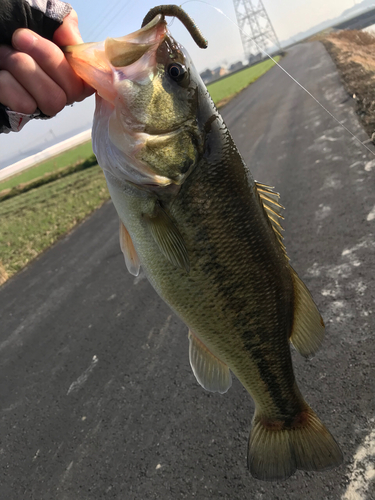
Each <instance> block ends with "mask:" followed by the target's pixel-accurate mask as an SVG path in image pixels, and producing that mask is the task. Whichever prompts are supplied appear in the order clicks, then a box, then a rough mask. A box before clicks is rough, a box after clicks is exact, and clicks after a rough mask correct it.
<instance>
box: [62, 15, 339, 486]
mask: <svg viewBox="0 0 375 500" xmlns="http://www.w3.org/2000/svg"><path fill="white" fill-rule="evenodd" d="M169 8H170V6H169ZM163 9H165V7H160V8H159V10H155V9H154V10H153V11H152V15H151V16H148V17H149V18H151V19H150V22H149V23H148V24H146V25H145V26H144V27H143V28H142V29H140V30H139V31H137V32H135V33H132V34H130V35H127V36H125V37H122V38H116V39H111V38H108V39H107V40H106V41H105V42H100V43H89V44H82V45H78V46H74V47H67V48H66V49H65V51H66V56H67V58H68V60H69V61H70V63H71V65H72V67H73V68H74V70H75V71H76V72H77V74H78V75H79V76H81V77H82V78H83V79H84V80H85V81H86V82H87V83H89V84H90V85H91V86H93V87H94V88H95V89H96V90H97V97H96V111H95V117H94V125H93V134H92V136H93V147H94V152H95V154H96V157H97V159H98V162H99V164H100V166H101V167H102V169H103V171H104V174H105V177H106V180H107V184H108V189H109V191H110V194H111V197H112V200H113V203H114V206H115V208H116V210H117V212H118V215H119V217H120V242H121V248H122V250H123V252H124V256H125V261H126V265H127V267H128V269H129V271H130V272H131V273H132V274H134V275H137V274H138V273H139V269H140V267H142V269H143V271H144V273H145V274H146V276H147V277H148V279H149V281H150V283H151V284H152V286H153V287H154V288H155V290H156V291H157V292H158V294H159V295H160V296H161V297H162V298H163V300H164V301H165V302H166V303H167V304H169V306H170V307H171V308H172V309H173V311H175V313H176V314H177V315H178V316H180V318H182V320H183V321H184V322H185V323H186V325H187V326H188V328H189V341H190V347H189V357H190V363H191V366H192V369H193V372H194V375H195V377H196V378H197V380H198V382H199V383H200V384H201V385H202V386H203V387H204V388H205V389H207V390H209V391H215V392H219V393H225V392H226V391H227V390H228V389H229V387H230V386H231V371H232V372H233V373H234V374H235V375H236V377H238V379H239V380H240V381H241V383H242V384H243V385H244V387H245V388H246V389H247V391H248V392H249V394H250V395H251V397H252V398H253V400H254V402H255V413H254V417H253V422H252V429H251V432H250V438H249V445H248V467H249V469H250V472H251V473H252V475H253V476H254V477H256V478H259V479H263V480H281V479H285V478H287V477H289V476H290V475H291V474H293V473H294V472H295V470H296V469H302V470H314V471H320V470H324V469H328V468H331V467H334V466H337V465H339V464H340V463H341V461H342V454H341V451H340V449H339V447H338V445H337V443H336V441H335V440H334V438H333V437H332V435H331V434H330V433H329V432H328V430H327V429H326V428H325V426H324V425H323V424H322V422H321V421H320V420H319V418H318V417H317V415H316V414H315V413H314V411H313V410H312V409H311V408H310V407H309V405H308V404H307V403H306V402H305V400H304V398H303V396H302V394H301V393H300V391H299V389H298V386H297V384H296V381H295V377H294V373H293V366H292V359H291V353H290V345H289V344H290V342H291V343H292V344H293V345H294V346H295V348H296V349H297V350H298V351H299V352H300V353H301V354H302V355H303V356H311V355H313V354H314V353H315V352H316V350H317V349H318V348H319V347H320V345H321V342H322V340H323V336H324V323H323V320H322V318H321V316H320V314H319V312H318V310H317V308H316V306H315V304H314V302H313V300H312V298H311V295H310V293H309V291H308V290H307V288H306V286H305V285H304V284H303V282H302V281H301V280H300V278H299V277H298V275H297V273H296V272H295V271H294V270H293V268H292V267H291V266H290V264H289V260H288V257H287V254H286V251H285V248H284V245H283V242H282V236H281V232H280V231H281V226H280V218H281V210H282V206H281V205H280V203H279V196H278V194H277V193H275V192H273V190H272V189H271V188H270V187H268V186H266V185H263V184H260V183H258V182H256V181H255V180H254V179H253V177H252V175H251V173H250V170H249V169H248V167H247V166H246V165H245V163H244V161H243V160H242V158H241V155H240V153H239V151H238V150H237V148H236V145H235V144H234V142H233V139H232V137H231V135H230V133H229V131H228V129H227V127H226V126H225V123H224V122H223V120H222V118H221V116H220V114H219V113H218V111H217V109H216V108H215V106H214V104H213V102H212V100H211V98H210V96H209V94H208V91H207V89H206V87H205V86H204V84H203V82H202V81H201V79H200V77H199V75H198V73H197V72H196V70H195V68H194V65H193V63H192V61H191V59H190V57H189V55H188V54H187V52H186V51H185V49H184V48H183V47H182V46H181V45H180V44H179V43H178V42H176V41H175V40H174V39H173V37H172V36H171V34H170V32H169V31H168V28H167V25H166V22H165V19H164V16H163V15H162V14H163V12H164V13H165V10H163ZM173 9H175V11H178V10H180V9H179V8H178V7H173ZM158 11H160V12H161V14H157V12H158ZM167 14H168V12H167ZM154 16H155V17H154ZM179 17H181V15H180V16H179ZM190 29H192V30H194V29H195V28H194V27H193V28H192V27H191V26H190Z"/></svg>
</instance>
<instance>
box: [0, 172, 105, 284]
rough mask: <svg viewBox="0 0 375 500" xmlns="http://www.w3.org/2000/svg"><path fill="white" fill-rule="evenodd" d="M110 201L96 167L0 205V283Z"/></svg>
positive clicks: (100, 173)
mask: <svg viewBox="0 0 375 500" xmlns="http://www.w3.org/2000/svg"><path fill="white" fill-rule="evenodd" d="M108 199H109V193H108V190H107V186H106V182H105V179H104V175H103V172H102V170H101V168H100V167H99V166H95V167H92V168H89V169H88V170H84V171H82V172H76V173H74V174H72V175H69V176H68V177H64V178H62V179H59V180H56V181H54V182H52V183H50V184H45V185H43V186H41V187H39V188H38V189H33V190H31V191H29V192H27V193H23V194H20V195H19V196H16V197H14V198H11V199H9V200H5V201H3V202H1V203H0V220H1V231H0V259H1V260H0V283H1V282H3V281H5V280H6V279H7V278H8V277H11V276H12V275H13V274H15V273H16V272H17V271H19V270H20V269H22V268H23V267H24V266H25V265H26V264H27V263H28V262H30V261H31V260H32V259H34V258H35V257H36V256H37V255H39V254H40V253H41V252H43V251H44V250H46V249H47V248H48V247H49V246H50V245H52V244H53V243H55V242H56V241H57V240H58V239H59V238H60V237H61V236H63V235H64V234H66V233H67V232H69V231H70V230H71V229H72V228H73V227H74V226H75V225H76V224H77V223H78V222H80V221H81V220H83V219H84V218H85V217H87V216H88V215H89V214H90V213H91V212H92V211H93V210H95V209H96V208H98V207H100V206H101V205H102V204H103V203H104V202H105V201H106V200H108Z"/></svg>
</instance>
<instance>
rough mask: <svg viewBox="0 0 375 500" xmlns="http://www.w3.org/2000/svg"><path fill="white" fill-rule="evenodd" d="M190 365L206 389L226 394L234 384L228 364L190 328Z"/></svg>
mask: <svg viewBox="0 0 375 500" xmlns="http://www.w3.org/2000/svg"><path fill="white" fill-rule="evenodd" d="M189 359H190V365H191V368H192V370H193V373H194V375H195V378H196V379H197V381H198V383H199V384H200V385H201V386H202V387H203V389H206V391H211V392H219V393H220V394H224V393H225V392H227V390H228V389H229V388H230V386H231V385H232V377H231V374H230V371H229V368H228V366H227V365H226V364H225V363H223V362H222V361H221V360H220V359H219V358H217V357H216V356H215V355H214V354H212V352H211V351H209V349H207V347H206V346H205V345H204V344H203V342H201V341H200V340H199V339H198V338H197V337H196V336H195V335H194V334H193V333H192V332H191V331H190V330H189Z"/></svg>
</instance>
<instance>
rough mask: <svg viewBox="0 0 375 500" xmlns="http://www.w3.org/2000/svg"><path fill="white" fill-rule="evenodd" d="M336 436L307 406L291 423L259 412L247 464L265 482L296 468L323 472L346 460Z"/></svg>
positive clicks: (281, 478) (283, 476)
mask: <svg viewBox="0 0 375 500" xmlns="http://www.w3.org/2000/svg"><path fill="white" fill-rule="evenodd" d="M342 460H343V457H342V453H341V450H340V448H339V446H338V444H337V443H336V441H335V439H334V438H333V436H332V435H331V434H330V433H329V431H328V430H327V429H326V427H325V426H324V425H323V424H322V422H321V421H320V420H319V418H318V416H317V415H316V414H315V413H314V411H313V410H312V409H311V408H310V407H309V406H307V407H306V409H305V410H303V411H302V412H301V413H299V414H298V415H297V416H296V418H295V419H294V421H293V423H292V424H291V425H290V426H286V425H285V423H284V422H280V421H271V420H268V419H267V420H265V419H263V418H262V417H260V416H259V415H257V412H255V415H254V419H253V428H252V430H251V433H250V439H249V450H248V457H247V463H248V467H249V469H250V472H251V474H252V475H253V476H254V477H255V478H257V479H261V480H263V481H281V480H284V479H287V478H288V477H289V476H291V475H292V474H293V473H294V472H295V471H296V469H301V470H305V471H323V470H326V469H330V468H332V467H336V466H338V465H340V464H341V463H342Z"/></svg>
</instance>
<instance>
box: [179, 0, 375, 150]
mask: <svg viewBox="0 0 375 500" xmlns="http://www.w3.org/2000/svg"><path fill="white" fill-rule="evenodd" d="M190 2H199V3H204V4H206V5H209V6H210V7H212V8H213V9H215V10H216V11H217V12H219V14H222V15H223V16H224V17H225V18H226V19H228V21H230V22H231V23H232V24H234V25H235V26H236V27H237V28H238V29H239V30H240V31H241V32H242V33H244V34H245V35H246V36H248V34H247V33H246V32H245V31H244V30H243V29H242V28H240V27H239V26H238V24H237V23H236V22H235V21H233V19H231V18H230V17H228V16H227V15H226V14H225V13H224V12H223V11H222V10H221V9H219V8H218V7H215V6H214V5H212V4H210V3H208V2H205V1H204V0H187V1H186V2H184V3H183V4H181V7H182V6H183V5H185V4H187V3H190ZM252 41H253V42H254V44H255V45H256V46H257V48H258V50H259V51H260V52H262V53H263V54H265V55H266V56H267V57H268V58H269V59H271V61H273V62H274V63H275V65H276V66H277V67H278V68H280V69H281V71H283V72H284V73H285V74H286V75H287V76H288V77H289V78H290V79H291V80H292V81H293V82H294V83H296V84H297V85H298V86H299V87H300V88H301V89H302V90H303V91H304V92H306V94H307V95H309V96H310V97H311V98H312V99H313V100H314V101H315V102H316V103H317V104H319V106H320V107H321V108H322V109H323V110H324V111H325V112H326V113H327V114H328V115H329V116H330V117H331V118H333V120H335V122H336V123H338V124H339V125H340V127H342V128H343V129H344V130H345V131H346V132H347V133H348V134H350V135H351V136H352V137H353V139H355V140H356V141H357V142H359V144H361V146H363V147H364V148H365V149H367V151H369V152H370V153H371V154H372V155H373V156H375V152H374V151H372V150H371V149H370V148H369V147H368V146H366V144H365V143H364V142H362V141H361V139H359V137H357V136H356V135H355V134H354V133H353V132H352V131H351V130H350V129H348V127H346V126H345V125H344V124H343V123H342V122H340V120H339V119H338V118H336V117H335V115H333V114H332V113H331V111H329V110H328V109H327V108H326V107H325V106H324V104H322V103H321V102H320V101H319V100H318V99H317V98H316V97H314V96H313V94H312V93H311V92H309V91H308V90H307V88H306V87H304V86H303V85H302V83H300V82H299V81H298V80H296V79H295V78H294V77H293V76H292V75H291V74H290V73H288V71H287V70H286V69H285V68H283V67H282V66H281V65H280V64H279V63H278V62H277V61H276V60H275V59H274V58H273V57H272V56H271V54H268V52H267V51H265V50H264V49H262V48H261V47H260V45H259V44H258V43H257V42H256V40H254V39H253V38H252Z"/></svg>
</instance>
